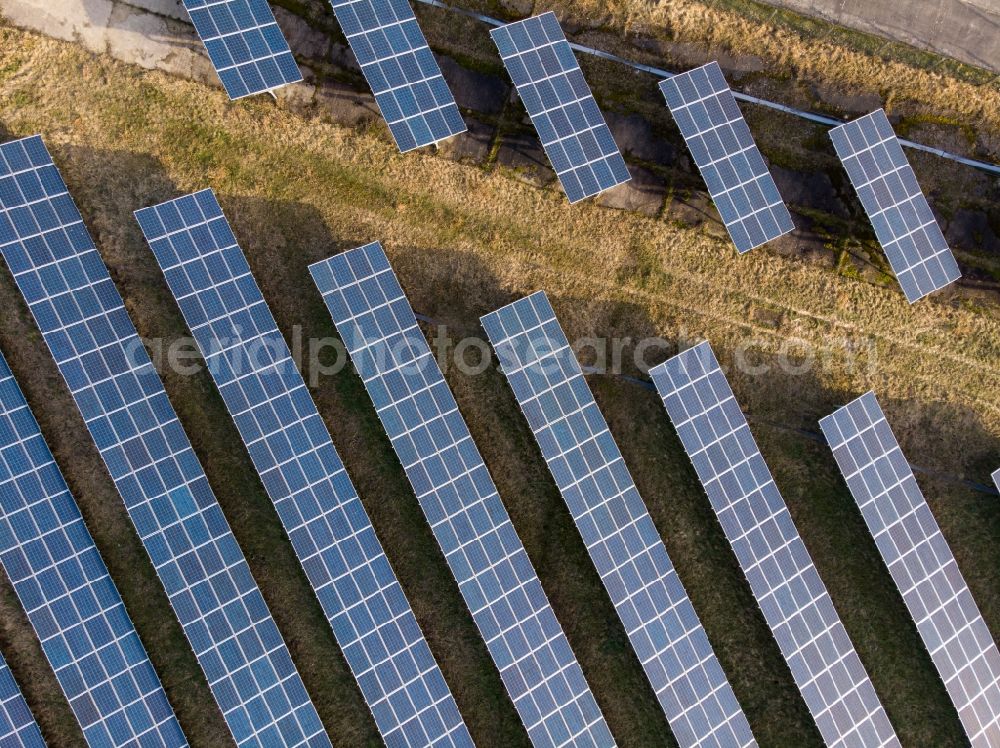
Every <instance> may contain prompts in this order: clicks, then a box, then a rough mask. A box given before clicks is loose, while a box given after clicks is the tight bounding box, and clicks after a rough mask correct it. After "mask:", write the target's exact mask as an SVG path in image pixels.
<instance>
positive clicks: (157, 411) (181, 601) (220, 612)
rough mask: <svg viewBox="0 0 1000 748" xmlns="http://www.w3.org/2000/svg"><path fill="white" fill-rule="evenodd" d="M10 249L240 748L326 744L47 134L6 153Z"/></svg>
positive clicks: (4, 203) (2, 177)
mask: <svg viewBox="0 0 1000 748" xmlns="http://www.w3.org/2000/svg"><path fill="white" fill-rule="evenodd" d="M0 253H2V254H3V256H4V259H5V260H6V261H7V266H8V267H9V268H10V270H11V272H12V273H13V275H14V280H15V281H16V282H17V285H18V288H19V289H20V290H21V293H22V294H23V296H24V298H25V300H26V301H27V302H28V307H29V309H30V310H31V313H32V315H33V316H34V318H35V321H36V322H37V323H38V326H39V328H40V329H41V331H42V336H43V338H44V339H45V343H46V344H47V345H48V347H49V350H50V351H51V353H52V356H53V358H54V359H55V361H56V364H57V365H58V366H59V371H60V373H61V374H62V375H63V378H64V379H65V380H66V384H67V385H68V386H69V389H70V391H71V392H72V394H73V398H74V400H75V401H76V405H77V407H78V408H79V410H80V413H81V414H82V416H83V419H84V421H85V422H86V424H87V429H88V430H89V431H90V435H91V437H93V439H94V442H95V443H96V445H97V448H98V449H99V450H100V453H101V457H102V458H103V460H104V463H105V465H106V466H107V468H108V471H109V472H110V474H111V477H112V479H113V480H114V482H115V486H116V487H117V489H118V492H119V493H120V494H121V496H122V498H123V499H124V501H125V506H126V508H127V509H128V512H129V516H130V517H131V519H132V522H133V523H134V525H135V528H136V531H137V532H138V534H139V538H140V539H141V540H142V543H143V546H144V547H145V548H146V551H147V553H149V557H150V559H152V562H153V565H154V567H155V568H156V571H157V574H158V575H159V577H160V581H161V582H162V583H163V586H164V588H165V589H166V592H167V596H168V598H169V599H170V604H171V605H172V606H173V609H174V613H175V614H176V615H177V618H178V620H179V621H180V623H181V626H182V627H183V628H184V633H185V634H186V635H187V637H188V641H189V642H190V644H191V647H192V649H194V652H195V654H196V655H197V657H198V662H199V663H200V665H201V666H202V669H203V670H204V671H205V675H206V677H207V679H208V684H209V686H210V687H211V689H212V693H213V695H214V696H215V699H216V701H217V702H218V704H219V707H220V709H221V710H222V713H223V715H224V716H225V718H226V721H227V723H228V725H229V729H230V731H231V732H232V734H233V737H234V738H235V739H236V742H237V743H238V744H239V745H241V746H274V745H296V746H297V745H303V746H305V745H309V746H328V745H329V744H330V741H329V739H328V738H327V736H326V733H325V732H324V731H323V727H322V725H321V724H320V720H319V715H318V714H317V713H316V710H315V708H314V707H313V705H312V702H311V701H310V700H309V696H308V695H307V694H306V691H305V687H304V686H303V684H302V680H301V678H300V677H299V674H298V672H297V671H296V669H295V665H294V664H293V663H292V659H291V657H290V655H289V653H288V649H287V647H286V646H285V643H284V641H283V640H282V638H281V634H280V633H279V632H278V628H277V626H275V624H274V620H273V619H272V618H271V614H270V611H268V609H267V605H266V604H265V602H264V598H263V597H262V595H261V593H260V589H259V588H258V587H257V584H256V582H255V581H254V579H253V576H252V575H251V574H250V568H249V566H248V565H247V562H246V559H245V558H244V556H243V552H242V551H241V550H240V547H239V545H238V544H237V542H236V538H235V537H233V533H232V531H231V530H230V528H229V524H228V523H227V522H226V518H225V516H223V514H222V509H221V507H220V506H219V502H218V501H217V500H216V498H215V495H214V493H213V492H212V489H211V487H210V486H209V484H208V479H207V478H206V476H205V473H204V470H203V469H202V467H201V464H200V463H199V462H198V458H197V457H196V456H195V454H194V451H193V450H192V449H191V443H190V442H189V441H188V438H187V435H186V434H185V433H184V429H183V428H182V427H181V424H180V421H178V419H177V414H176V413H175V412H174V409H173V407H172V406H171V405H170V401H169V400H168V399H167V393H166V391H165V390H164V388H163V383H162V382H161V381H160V378H159V376H158V375H157V373H156V370H155V369H154V368H153V364H152V362H151V361H150V359H149V355H148V354H147V353H146V350H145V348H144V347H143V344H142V341H141V340H140V339H139V336H138V334H137V333H136V330H135V327H134V326H133V325H132V321H131V320H130V319H129V316H128V312H127V311H126V310H125V304H124V303H123V301H122V297H121V296H120V295H119V294H118V291H117V290H116V289H115V286H114V284H113V283H112V281H111V276H110V275H109V274H108V269H107V267H105V265H104V263H103V262H102V261H101V257H100V255H99V254H98V252H97V249H96V248H95V247H94V243H93V241H92V240H91V238H90V235H89V234H88V233H87V229H86V227H85V226H84V224H83V219H82V217H81V216H80V213H79V211H78V210H77V208H76V205H75V204H74V203H73V199H72V198H71V197H70V195H69V193H68V192H67V189H66V185H65V184H64V183H63V181H62V178H61V177H60V175H59V172H58V170H57V169H56V168H55V166H54V165H53V163H52V159H51V157H50V156H49V154H48V152H47V151H46V150H45V146H44V145H43V144H42V140H41V138H39V137H37V136H36V137H31V138H25V139H23V140H16V141H13V142H10V143H6V144H4V145H2V146H0Z"/></svg>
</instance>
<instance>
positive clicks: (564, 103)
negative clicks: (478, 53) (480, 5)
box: [490, 11, 631, 203]
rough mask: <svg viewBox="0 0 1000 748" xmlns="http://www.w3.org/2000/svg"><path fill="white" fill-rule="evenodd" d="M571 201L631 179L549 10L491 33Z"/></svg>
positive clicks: (574, 57)
mask: <svg viewBox="0 0 1000 748" xmlns="http://www.w3.org/2000/svg"><path fill="white" fill-rule="evenodd" d="M490 36H492V37H493V41H494V42H495V43H496V45H497V48H498V49H499V50H500V57H501V58H503V64H504V67H506V68H507V72H508V74H510V77H511V79H512V80H513V81H514V86H515V87H516V88H517V93H518V95H519V96H520V97H521V101H523V102H524V106H525V108H526V109H527V110H528V114H529V116H530V117H531V121H532V123H533V124H534V125H535V130H536V131H537V132H538V137H539V138H540V139H541V141H542V147H543V148H545V153H546V155H547V156H548V157H549V161H550V162H551V163H552V168H553V169H555V172H556V175H557V176H558V177H559V181H560V182H561V183H562V186H563V189H564V190H565V191H566V196H567V197H568V198H569V201H570V202H571V203H575V202H577V201H579V200H583V199H584V198H586V197H590V196H591V195H596V194H598V193H600V192H604V190H607V189H609V188H611V187H614V186H615V185H617V184H621V183H622V182H627V181H628V180H629V179H631V177H630V175H629V173H628V168H626V166H625V160H624V159H623V158H622V154H621V152H619V150H618V146H617V144H616V143H615V140H614V138H613V137H612V136H611V130H610V129H608V125H607V123H606V122H605V121H604V115H602V114H601V110H600V109H599V108H598V106H597V102H596V101H595V100H594V96H593V94H592V93H591V92H590V86H588V85H587V81H586V80H584V78H583V71H582V70H580V65H579V63H577V61H576V56H575V55H574V54H573V50H572V49H571V48H570V46H569V42H568V41H566V35H565V34H563V31H562V29H561V28H560V27H559V21H557V20H556V16H555V13H552V12H551V11H550V12H548V13H543V14H542V15H539V16H533V17H531V18H526V19H524V20H523V21H517V22H516V23H510V24H507V25H506V26H500V27H499V28H495V29H493V30H492V31H490Z"/></svg>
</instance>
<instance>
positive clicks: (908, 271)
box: [830, 109, 962, 304]
mask: <svg viewBox="0 0 1000 748" xmlns="http://www.w3.org/2000/svg"><path fill="white" fill-rule="evenodd" d="M830 138H831V139H832V140H833V147H834V148H835V149H836V151H837V156H838V157H839V158H840V160H841V162H842V163H843V164H844V169H846V170H847V176H848V177H849V178H850V180H851V184H853V185H854V189H855V191H857V193H858V199H859V200H860V201H861V205H862V207H864V209H865V213H867V214H868V218H869V219H871V222H872V226H873V227H874V228H875V237H876V238H877V239H878V242H879V244H881V245H882V249H884V250H885V254H886V256H887V257H888V258H889V264H890V265H891V266H892V270H893V272H894V273H895V274H896V278H897V279H898V280H899V284H900V285H901V286H902V287H903V293H904V294H906V299H907V301H909V302H910V303H911V304H912V303H913V302H915V301H918V300H919V299H922V298H923V297H924V296H926V295H927V294H929V293H932V292H933V291H937V290H939V289H941V288H944V287H945V286H947V285H948V284H949V283H954V282H955V281H956V280H958V279H959V278H960V277H961V276H962V273H961V271H959V269H958V263H957V262H955V256H954V255H953V254H952V253H951V249H949V247H948V242H947V241H946V240H945V238H944V234H942V233H941V227H940V226H938V223H937V219H935V218H934V213H932V212H931V206H930V205H928V204H927V198H925V197H924V193H923V192H921V190H920V185H918V184H917V176H916V174H914V173H913V168H912V167H911V166H910V164H909V162H908V161H907V160H906V156H905V154H904V153H903V149H902V147H901V146H900V145H899V141H898V140H897V139H896V134H895V133H894V132H893V131H892V125H890V124H889V119H888V117H886V116H885V112H884V111H882V110H881V109H879V110H877V111H874V112H872V113H871V114H867V115H865V116H864V117H861V118H859V119H856V120H854V121H853V122H848V123H847V124H844V125H840V126H839V127H835V128H833V129H832V130H831V131H830Z"/></svg>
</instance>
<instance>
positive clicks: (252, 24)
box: [184, 0, 302, 99]
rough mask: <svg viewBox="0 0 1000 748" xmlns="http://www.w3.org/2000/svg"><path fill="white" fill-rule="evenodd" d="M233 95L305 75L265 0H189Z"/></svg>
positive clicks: (191, 12)
mask: <svg viewBox="0 0 1000 748" xmlns="http://www.w3.org/2000/svg"><path fill="white" fill-rule="evenodd" d="M184 7H185V8H186V9H187V12H188V15H189V16H191V22H192V23H193V24H194V28H195V30H196V31H197V32H198V36H200V37H201V40H202V42H204V44H205V48H206V49H207V50H208V56H209V58H210V59H211V60H212V65H214V66H215V71H216V72H217V73H218V74H219V78H220V79H221V80H222V85H223V87H225V89H226V93H227V94H229V98H230V99H241V98H243V97H244V96H250V95H251V94H258V93H264V92H265V91H273V90H274V89H276V88H281V87H282V86H284V85H286V84H288V83H297V82H298V81H300V80H302V73H301V71H300V70H299V66H298V65H296V64H295V58H294V57H293V56H292V50H291V49H289V47H288V42H287V41H286V40H285V36H284V34H282V33H281V29H280V28H278V24H277V23H276V22H275V20H274V14H273V13H272V12H271V9H270V7H268V5H267V2H266V1H265V0H184Z"/></svg>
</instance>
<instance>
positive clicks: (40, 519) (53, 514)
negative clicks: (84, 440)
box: [0, 355, 187, 746]
mask: <svg viewBox="0 0 1000 748" xmlns="http://www.w3.org/2000/svg"><path fill="white" fill-rule="evenodd" d="M0 563H2V564H3V568H4V571H5V572H7V577H8V578H9V579H10V581H11V583H12V584H13V585H14V590H15V591H16V592H17V596H18V599H19V600H20V601H21V605H22V606H23V607H24V609H25V612H26V613H27V614H28V620H29V621H30V622H31V625H32V627H33V628H34V629H35V634H37V636H38V639H39V640H40V641H41V643H42V650H43V651H44V652H45V656H46V658H47V659H48V661H49V665H51V666H52V669H53V671H54V672H55V674H56V678H57V679H58V681H59V685H60V686H61V687H62V690H63V693H64V694H66V698H67V699H68V700H69V703H70V706H71V707H72V708H73V714H74V715H76V718H77V721H79V723H80V726H81V727H82V728H83V734H84V737H85V738H86V739H87V742H88V743H89V744H90V745H92V746H136V745H150V746H152V745H157V746H182V745H186V744H187V741H186V740H185V738H184V734H183V733H182V732H181V728H180V725H179V724H178V723H177V719H176V717H174V712H173V710H172V709H171V707H170V704H169V703H168V702H167V696H166V694H165V693H164V692H163V686H161V685H160V680H159V678H158V677H157V675H156V671H155V670H153V665H152V663H151V662H150V661H149V657H148V656H147V655H146V650H145V649H144V648H143V646H142V642H141V641H140V640H139V635H138V634H137V633H136V631H135V628H134V627H133V626H132V621H131V620H129V617H128V613H127V612H126V611H125V605H124V603H123V602H122V599H121V596H120V595H119V594H118V589H117V588H116V587H115V584H114V582H113V581H111V577H110V576H109V575H108V570H107V567H105V565H104V561H103V560H102V559H101V555H100V553H98V551H97V546H95V545H94V540H93V538H92V537H91V536H90V532H89V531H88V530H87V527H86V525H84V522H83V517H82V516H81V515H80V510H79V508H78V507H77V505H76V502H75V501H74V499H73V496H72V495H71V494H70V492H69V488H68V487H67V486H66V482H65V480H63V476H62V473H61V472H60V471H59V467H58V466H57V465H56V463H55V460H54V458H53V457H52V453H51V452H50V451H49V448H48V446H47V445H46V444H45V439H44V438H43V437H42V432H41V431H40V430H39V428H38V423H37V422H36V421H35V418H34V416H32V414H31V411H30V410H29V409H28V403H27V401H26V400H25V399H24V395H23V394H22V393H21V390H20V388H19V387H18V386H17V382H15V381H14V375H13V374H11V371H10V369H9V368H8V367H7V362H6V361H4V359H3V356H2V355H0ZM2 744H3V740H2V739H0V745H2Z"/></svg>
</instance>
